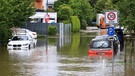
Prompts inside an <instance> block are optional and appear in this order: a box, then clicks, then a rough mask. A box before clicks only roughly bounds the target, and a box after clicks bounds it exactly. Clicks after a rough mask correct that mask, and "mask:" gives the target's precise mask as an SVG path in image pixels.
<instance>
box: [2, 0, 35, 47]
mask: <svg viewBox="0 0 135 76" xmlns="http://www.w3.org/2000/svg"><path fill="white" fill-rule="evenodd" d="M34 1H35V0H0V7H1V8H0V26H1V27H0V45H4V44H6V43H7V42H8V39H9V38H10V37H11V35H12V34H11V33H12V32H11V30H10V28H11V27H17V26H22V25H24V23H25V22H26V21H28V18H29V17H30V16H31V15H33V13H34V12H35V8H34V4H33V2H34Z"/></svg>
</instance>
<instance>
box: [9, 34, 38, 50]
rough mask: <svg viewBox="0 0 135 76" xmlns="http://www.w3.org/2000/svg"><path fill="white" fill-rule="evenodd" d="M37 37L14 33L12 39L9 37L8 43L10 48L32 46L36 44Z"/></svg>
mask: <svg viewBox="0 0 135 76" xmlns="http://www.w3.org/2000/svg"><path fill="white" fill-rule="evenodd" d="M36 42H37V40H36V39H33V38H31V37H30V36H29V35H14V36H13V37H12V39H9V43H8V44H7V48H8V49H14V48H29V49H30V48H31V47H35V46H36Z"/></svg>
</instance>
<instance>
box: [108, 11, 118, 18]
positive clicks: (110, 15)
mask: <svg viewBox="0 0 135 76" xmlns="http://www.w3.org/2000/svg"><path fill="white" fill-rule="evenodd" d="M107 18H108V20H114V19H115V18H116V15H115V13H114V12H109V13H108V15H107Z"/></svg>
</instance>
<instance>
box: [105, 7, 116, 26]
mask: <svg viewBox="0 0 135 76" xmlns="http://www.w3.org/2000/svg"><path fill="white" fill-rule="evenodd" d="M105 22H106V24H118V11H116V10H110V11H106V12H105Z"/></svg>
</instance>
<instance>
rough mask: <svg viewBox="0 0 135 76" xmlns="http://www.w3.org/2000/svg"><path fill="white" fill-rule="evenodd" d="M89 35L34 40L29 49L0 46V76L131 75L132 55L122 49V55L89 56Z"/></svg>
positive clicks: (134, 71)
mask: <svg viewBox="0 0 135 76" xmlns="http://www.w3.org/2000/svg"><path fill="white" fill-rule="evenodd" d="M93 35H94V34H93ZM93 35H92V34H85V35H84V34H73V35H72V36H71V35H66V36H63V37H59V38H48V39H47V40H46V39H38V40H37V45H36V48H33V49H30V50H29V49H14V50H7V48H6V47H1V48H0V69H1V70H0V76H134V75H135V64H134V63H135V56H134V53H133V54H131V52H130V51H131V50H130V49H126V51H128V52H127V53H126V56H125V52H121V53H118V54H116V55H114V56H111V55H109V56H105V55H93V56H89V55H88V46H87V44H88V43H90V42H91V40H92V38H93V37H94V36H93ZM127 43H128V44H130V42H127ZM127 46H129V45H127ZM129 47H130V46H129ZM125 57H126V58H125Z"/></svg>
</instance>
